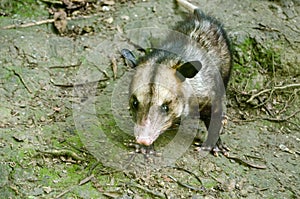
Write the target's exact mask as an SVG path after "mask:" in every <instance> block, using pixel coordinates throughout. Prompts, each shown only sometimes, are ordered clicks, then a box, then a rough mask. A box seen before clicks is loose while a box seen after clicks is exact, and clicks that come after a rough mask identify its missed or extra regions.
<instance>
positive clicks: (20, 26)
mask: <svg viewBox="0 0 300 199" xmlns="http://www.w3.org/2000/svg"><path fill="white" fill-rule="evenodd" d="M98 15H99V14H94V15H88V16H79V17H67V20H68V21H70V20H77V19H89V18H92V17H95V16H98ZM54 21H55V20H54V19H44V20H40V21H35V22H30V23H24V24H15V25H8V26H4V27H1V28H0V30H8V29H13V28H27V27H31V26H39V25H43V24H48V23H53V22H54Z"/></svg>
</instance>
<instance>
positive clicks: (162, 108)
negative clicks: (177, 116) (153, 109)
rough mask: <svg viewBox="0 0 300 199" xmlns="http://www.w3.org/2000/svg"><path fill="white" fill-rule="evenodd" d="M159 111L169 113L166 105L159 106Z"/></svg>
mask: <svg viewBox="0 0 300 199" xmlns="http://www.w3.org/2000/svg"><path fill="white" fill-rule="evenodd" d="M161 110H162V111H163V112H165V113H167V112H169V106H168V105H167V104H163V105H161Z"/></svg>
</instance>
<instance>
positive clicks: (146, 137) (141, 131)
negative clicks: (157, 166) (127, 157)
mask: <svg viewBox="0 0 300 199" xmlns="http://www.w3.org/2000/svg"><path fill="white" fill-rule="evenodd" d="M154 126H155V125H154ZM154 126H153V124H152V123H151V122H150V120H149V119H146V120H145V121H144V122H143V123H142V125H139V124H136V125H135V127H134V133H135V139H136V142H137V143H138V144H142V145H145V146H149V145H151V144H152V143H153V142H154V141H155V140H156V139H157V138H158V136H159V134H160V131H159V130H158V129H156V128H155V127H154Z"/></svg>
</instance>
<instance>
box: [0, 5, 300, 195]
mask: <svg viewBox="0 0 300 199" xmlns="http://www.w3.org/2000/svg"><path fill="white" fill-rule="evenodd" d="M61 2H62V1H48V0H47V1H32V0H27V1H2V2H1V3H0V42H1V46H0V65H1V66H0V96H1V105H0V157H1V159H0V193H1V195H0V198H135V199H138V198H300V184H299V182H300V167H299V165H300V161H299V155H300V97H299V96H300V95H299V91H300V68H299V65H300V25H299V24H300V2H299V1H298V0H286V1H284V0H281V1H280V0H278V1H276V0H274V1H267V0H257V1H256V0H255V1H253V0H245V1H239V0H228V1H223V0H193V1H192V2H193V3H194V4H195V5H197V6H199V7H200V8H201V9H202V10H203V11H204V12H205V13H209V14H210V15H212V16H215V17H216V18H217V19H219V20H220V21H222V23H223V24H224V28H225V29H226V30H227V32H228V35H229V37H230V38H231V40H232V43H233V52H234V66H233V71H232V78H231V80H230V84H229V87H228V90H227V101H228V105H227V107H228V114H227V117H228V123H227V125H226V128H225V132H224V134H223V135H222V139H223V141H224V142H225V143H226V145H227V146H228V147H229V148H230V150H231V151H230V153H229V157H225V156H223V155H219V156H217V157H215V156H213V155H212V154H205V156H200V154H199V153H198V152H197V151H195V150H194V149H195V146H194V145H193V144H192V143H191V142H190V141H183V140H184V139H182V137H180V136H179V137H178V140H179V143H178V142H175V141H174V142H171V143H170V144H168V143H169V141H170V140H173V138H174V140H176V137H174V135H173V134H172V131H171V132H167V133H166V134H165V135H163V136H162V138H161V139H159V140H158V141H157V143H156V145H155V147H156V148H155V149H156V150H157V151H158V152H162V156H158V157H156V156H153V157H151V158H150V159H147V161H146V160H145V157H144V155H143V154H136V153H134V151H135V149H134V146H132V145H134V144H132V143H131V139H132V137H131V136H130V134H131V133H132V126H133V124H132V122H131V120H130V116H129V113H128V110H127V89H128V84H129V81H130V75H131V74H132V70H131V69H130V68H129V67H128V66H127V65H126V63H125V60H124V59H123V58H122V56H121V54H120V51H121V50H122V49H123V48H129V49H131V50H133V51H134V53H135V54H137V55H139V54H141V52H139V51H138V50H136V49H135V47H136V46H134V45H133V43H135V44H139V46H141V47H143V48H145V49H147V48H150V47H151V46H153V45H155V43H156V42H159V41H157V38H159V37H160V34H163V35H164V33H166V32H168V29H169V28H172V25H174V24H175V23H176V22H177V21H180V20H181V19H182V18H183V17H184V16H186V15H187V12H186V11H185V10H184V9H182V8H178V6H177V5H176V4H175V3H174V2H173V1H167V0H162V1H121V0H120V1H113V0H107V1H83V0H82V1H65V2H68V3H67V4H62V3H61ZM70 2H71V3H70ZM80 2H85V3H83V4H82V3H80ZM86 2H90V3H86ZM64 14H66V16H67V17H69V18H67V25H66V24H64V23H65V22H66V21H65V20H63V19H62V18H63V17H64ZM58 15H59V17H58V19H56V20H55V23H56V25H55V26H56V27H54V25H53V20H52V19H53V16H54V17H55V16H56V17H57V16H58ZM83 15H84V16H85V17H83ZM66 16H65V17H66ZM65 19H66V18H65ZM11 25H12V26H11ZM65 25H66V26H65ZM149 27H150V28H149ZM156 30H159V31H156ZM155 34H158V35H155ZM183 136H184V135H183ZM178 140H177V141H178ZM180 143H184V144H180ZM158 155H159V154H158ZM162 157H163V158H162Z"/></svg>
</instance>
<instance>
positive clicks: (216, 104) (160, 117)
mask: <svg viewBox="0 0 300 199" xmlns="http://www.w3.org/2000/svg"><path fill="white" fill-rule="evenodd" d="M177 2H178V3H179V4H181V5H183V7H186V8H188V9H189V10H193V12H194V13H193V15H192V16H191V17H190V18H188V19H186V20H184V21H182V22H179V23H178V24H177V25H176V26H175V28H174V30H175V31H176V32H177V33H174V34H172V33H171V34H170V35H168V37H167V38H166V39H165V40H164V42H163V44H162V45H161V47H160V48H156V49H152V50H151V52H150V53H148V54H146V55H145V56H143V57H141V58H139V59H138V60H137V59H136V58H135V57H134V56H133V54H132V53H131V51H129V50H127V49H123V50H122V52H121V53H122V55H123V56H124V57H125V58H126V59H127V61H129V62H130V63H131V65H133V66H134V67H136V71H135V74H134V75H133V77H132V80H131V84H130V86H129V106H130V111H131V114H132V117H133V121H134V123H135V126H134V135H135V138H136V142H137V143H139V144H141V145H145V146H149V145H152V144H153V142H154V141H155V140H156V139H157V138H158V137H159V135H160V134H162V133H163V132H164V131H165V130H167V129H168V128H170V127H171V126H172V124H173V123H174V121H178V118H184V117H186V116H188V115H192V114H195V113H200V119H201V120H203V121H204V123H205V126H206V128H207V129H208V135H207V139H206V140H205V141H204V142H203V143H202V147H201V149H203V150H214V151H215V150H221V151H226V148H225V147H223V144H222V142H221V139H220V133H221V131H222V129H223V122H222V120H223V116H224V115H225V88H226V86H227V83H228V81H229V77H230V71H231V65H232V55H231V45H230V41H229V39H228V37H227V34H226V32H225V31H224V29H223V27H222V25H221V23H219V22H218V21H217V20H216V19H214V18H212V17H210V16H207V15H205V14H204V13H203V12H202V11H201V10H200V9H199V8H197V7H195V6H193V5H192V4H190V3H188V2H187V1H185V0H178V1H177Z"/></svg>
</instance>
